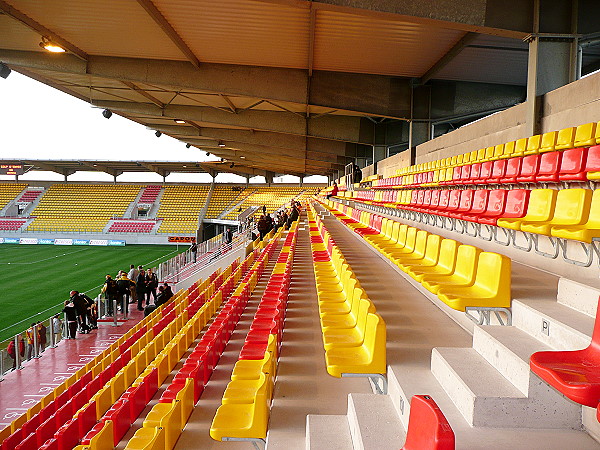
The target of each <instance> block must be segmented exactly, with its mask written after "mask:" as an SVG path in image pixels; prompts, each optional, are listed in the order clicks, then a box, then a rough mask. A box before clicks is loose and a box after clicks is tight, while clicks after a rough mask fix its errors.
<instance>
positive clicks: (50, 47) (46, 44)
mask: <svg viewBox="0 0 600 450" xmlns="http://www.w3.org/2000/svg"><path fill="white" fill-rule="evenodd" d="M40 47H42V48H43V49H44V50H47V51H49V52H52V53H64V52H66V50H65V49H64V48H62V47H61V46H60V45H58V44H55V43H54V42H52V41H51V40H50V38H47V37H46V36H42V42H40Z"/></svg>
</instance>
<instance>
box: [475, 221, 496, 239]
mask: <svg viewBox="0 0 600 450" xmlns="http://www.w3.org/2000/svg"><path fill="white" fill-rule="evenodd" d="M477 225H478V227H477V228H478V230H477V231H478V234H479V238H480V239H482V240H484V241H491V240H492V239H494V234H495V230H496V227H493V226H491V225H488V224H485V229H486V230H487V231H488V235H487V236H484V235H483V233H482V232H481V230H483V227H482V226H481V224H480V223H478V224H477Z"/></svg>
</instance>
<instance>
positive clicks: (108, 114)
mask: <svg viewBox="0 0 600 450" xmlns="http://www.w3.org/2000/svg"><path fill="white" fill-rule="evenodd" d="M102 115H103V116H104V118H105V119H110V118H111V116H112V111H111V110H110V109H105V110H103V111H102Z"/></svg>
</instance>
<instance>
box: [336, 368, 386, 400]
mask: <svg viewBox="0 0 600 450" xmlns="http://www.w3.org/2000/svg"><path fill="white" fill-rule="evenodd" d="M342 378H368V379H369V381H370V382H371V384H372V385H373V388H374V389H375V392H376V393H377V394H382V395H387V393H388V382H387V378H386V377H385V375H382V374H380V373H343V374H342ZM379 381H381V386H380V385H379Z"/></svg>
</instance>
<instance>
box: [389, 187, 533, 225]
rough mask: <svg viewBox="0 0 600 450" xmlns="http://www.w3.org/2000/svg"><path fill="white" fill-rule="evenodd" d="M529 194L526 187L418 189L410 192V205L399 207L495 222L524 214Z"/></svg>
mask: <svg viewBox="0 0 600 450" xmlns="http://www.w3.org/2000/svg"><path fill="white" fill-rule="evenodd" d="M529 193H530V191H529V190H527V189H512V190H506V189H492V190H488V189H479V190H474V189H464V190H461V189H453V190H450V189H448V190H419V191H415V192H413V196H412V198H411V202H410V204H409V205H400V206H398V208H400V209H404V210H409V211H414V212H418V213H425V214H435V215H438V216H443V217H449V218H454V219H461V220H467V221H469V222H477V223H482V224H488V225H495V224H496V222H497V220H498V219H499V218H519V217H523V216H524V215H525V213H526V212H527V205H528V203H529Z"/></svg>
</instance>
